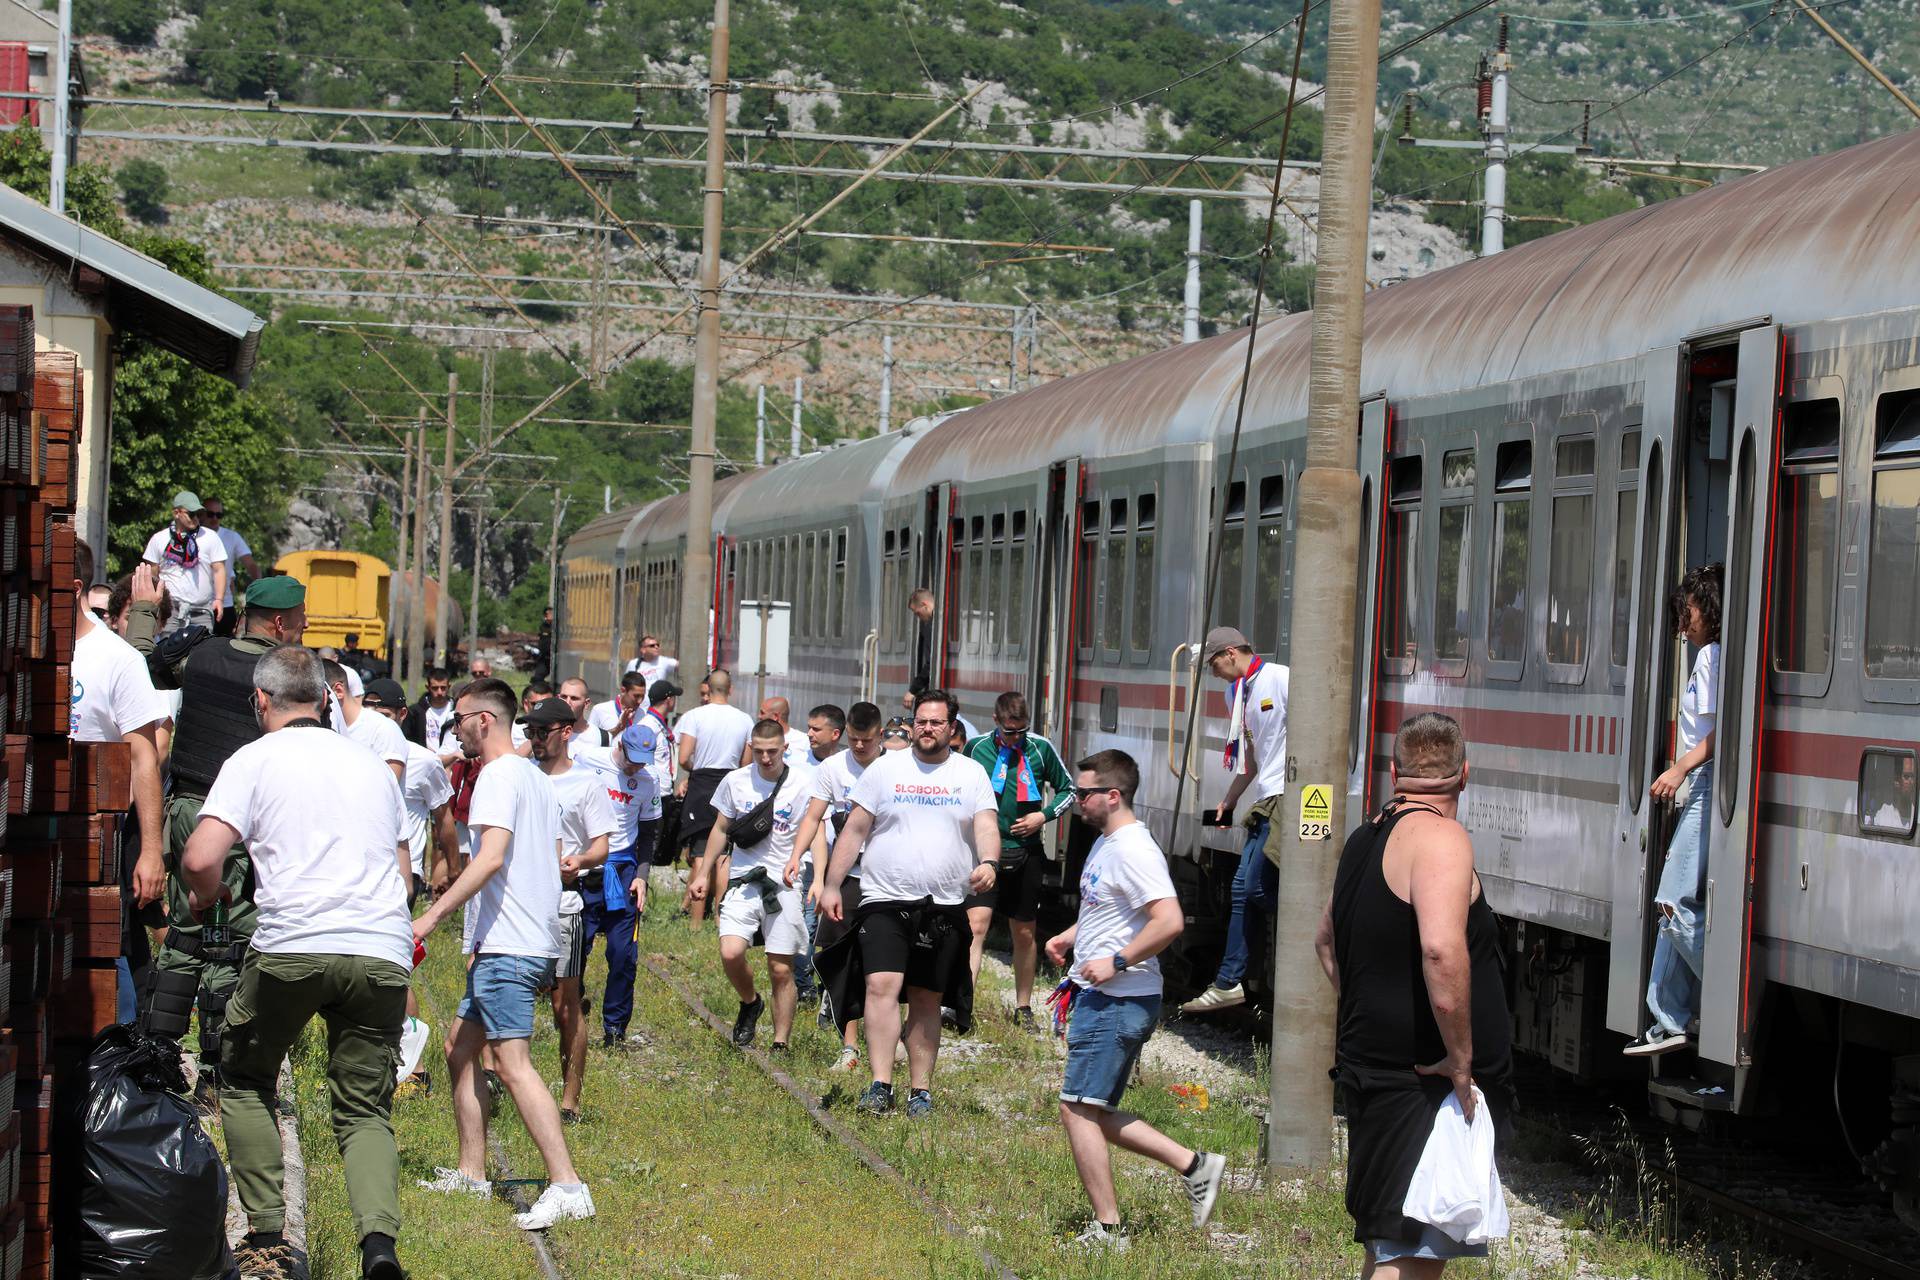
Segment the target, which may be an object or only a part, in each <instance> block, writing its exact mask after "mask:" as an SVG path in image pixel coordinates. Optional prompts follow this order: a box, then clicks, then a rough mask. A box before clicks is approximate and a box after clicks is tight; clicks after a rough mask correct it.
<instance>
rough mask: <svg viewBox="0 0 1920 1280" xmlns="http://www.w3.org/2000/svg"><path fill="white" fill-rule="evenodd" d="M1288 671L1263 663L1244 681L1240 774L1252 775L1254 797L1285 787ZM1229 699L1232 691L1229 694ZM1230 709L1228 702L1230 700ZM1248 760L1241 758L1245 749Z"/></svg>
mask: <svg viewBox="0 0 1920 1280" xmlns="http://www.w3.org/2000/svg"><path fill="white" fill-rule="evenodd" d="M1290 679H1291V673H1290V672H1289V671H1288V669H1287V668H1285V667H1283V666H1281V665H1280V664H1279V663H1277V662H1262V663H1261V664H1260V669H1259V670H1258V671H1256V672H1254V673H1253V675H1252V676H1251V677H1250V678H1249V679H1248V681H1247V709H1246V713H1245V714H1246V741H1245V742H1244V743H1242V744H1241V750H1242V753H1243V764H1242V767H1241V772H1242V773H1249V772H1251V773H1253V774H1255V775H1256V776H1255V778H1254V782H1253V786H1252V788H1251V790H1252V791H1253V792H1254V796H1253V798H1254V799H1255V800H1265V799H1266V798H1267V797H1268V796H1277V795H1279V794H1281V793H1282V792H1284V791H1285V790H1286V789H1287V685H1288V683H1289V680H1290ZM1228 698H1229V699H1231V698H1232V694H1231V693H1229V694H1228ZM1228 709H1229V712H1231V709H1232V707H1231V701H1229V707H1228ZM1249 747H1250V748H1251V750H1252V758H1251V760H1244V754H1245V752H1246V751H1247V750H1248V748H1249Z"/></svg>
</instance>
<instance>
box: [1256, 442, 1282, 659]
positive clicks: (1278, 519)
mask: <svg viewBox="0 0 1920 1280" xmlns="http://www.w3.org/2000/svg"><path fill="white" fill-rule="evenodd" d="M1286 494H1287V478H1286V477H1285V476H1279V475H1275V476H1266V477H1264V478H1263V479H1262V480H1261V481H1260V530H1259V538H1258V541H1257V543H1256V546H1257V547H1258V548H1259V550H1258V551H1257V552H1256V554H1255V556H1254V569H1253V582H1254V587H1253V648H1254V652H1256V653H1270V654H1273V655H1274V656H1275V657H1278V656H1279V654H1280V612H1281V608H1280V607H1281V604H1282V600H1281V596H1282V594H1283V592H1282V587H1281V584H1282V583H1283V582H1284V581H1285V575H1286V568H1287V556H1286V540H1287V526H1286V518H1287V504H1286Z"/></svg>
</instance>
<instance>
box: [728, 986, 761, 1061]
mask: <svg viewBox="0 0 1920 1280" xmlns="http://www.w3.org/2000/svg"><path fill="white" fill-rule="evenodd" d="M766 1011H767V1001H766V997H764V996H755V997H754V998H753V1003H752V1004H743V1005H741V1006H740V1016H739V1017H737V1018H735V1019H734V1020H733V1043H734V1045H735V1046H736V1047H738V1048H741V1049H744V1048H746V1047H747V1046H748V1045H750V1044H752V1043H753V1029H754V1028H755V1027H757V1026H759V1025H760V1015H761V1014H763V1013H765V1012H766Z"/></svg>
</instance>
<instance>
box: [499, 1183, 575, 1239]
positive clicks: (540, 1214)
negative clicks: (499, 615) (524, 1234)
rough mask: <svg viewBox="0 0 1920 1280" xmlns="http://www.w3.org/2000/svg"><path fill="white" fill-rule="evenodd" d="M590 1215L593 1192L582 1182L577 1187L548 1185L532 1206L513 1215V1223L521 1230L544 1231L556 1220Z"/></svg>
mask: <svg viewBox="0 0 1920 1280" xmlns="http://www.w3.org/2000/svg"><path fill="white" fill-rule="evenodd" d="M592 1216H593V1194H592V1193H591V1192H589V1191H588V1190H587V1186H586V1184H585V1183H584V1182H583V1183H581V1184H580V1185H579V1186H577V1187H562V1186H549V1187H548V1188H547V1189H546V1190H545V1191H542V1192H541V1193H540V1198H539V1199H538V1200H535V1201H534V1202H533V1208H531V1209H529V1210H527V1211H526V1212H525V1213H516V1214H514V1215H513V1225H514V1226H516V1227H519V1228H520V1229H521V1230H522V1231H545V1230H546V1229H547V1228H548V1227H550V1226H552V1225H553V1224H554V1223H556V1222H566V1221H569V1220H570V1219H573V1218H591V1217H592Z"/></svg>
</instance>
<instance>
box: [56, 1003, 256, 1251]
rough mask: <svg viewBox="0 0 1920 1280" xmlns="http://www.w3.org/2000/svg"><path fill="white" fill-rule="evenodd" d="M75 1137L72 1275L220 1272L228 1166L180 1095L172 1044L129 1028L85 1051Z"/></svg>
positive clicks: (181, 1077)
mask: <svg viewBox="0 0 1920 1280" xmlns="http://www.w3.org/2000/svg"><path fill="white" fill-rule="evenodd" d="M75 1121H76V1136H77V1138H78V1139H79V1142H80V1166H81V1168H80V1178H81V1183H80V1224H79V1227H80V1229H79V1233H78V1234H79V1239H78V1241H77V1242H76V1243H77V1244H78V1246H79V1253H80V1275H82V1276H84V1277H86V1278H87V1280H95V1278H96V1277H103V1278H104V1277H127V1278H128V1280H132V1278H134V1277H138V1280H224V1278H225V1277H230V1276H233V1275H235V1274H236V1272H235V1268H234V1263H233V1255H232V1253H231V1251H230V1250H229V1249H228V1248H227V1169H226V1166H225V1165H224V1164H222V1163H221V1162H220V1152H219V1151H218V1150H217V1149H216V1148H215V1146H214V1143H213V1139H212V1138H210V1137H208V1136H207V1133H206V1130H204V1129H202V1128H201V1127H200V1117H199V1114H198V1113H197V1112H196V1111H195V1110H194V1108H193V1104H192V1103H191V1102H190V1101H188V1099H187V1077H186V1072H185V1070H184V1068H183V1067H182V1066H181V1063H180V1046H179V1045H178V1044H176V1043H175V1042H173V1041H171V1040H167V1039H163V1038H161V1037H158V1036H149V1035H143V1034H141V1033H140V1032H138V1031H135V1030H134V1029H133V1028H132V1027H130V1026H113V1027H108V1028H107V1029H106V1030H105V1031H102V1032H101V1033H100V1035H99V1037H98V1038H97V1039H96V1040H95V1041H94V1042H93V1048H92V1049H91V1050H90V1051H89V1052H88V1054H87V1060H86V1064H85V1066H84V1068H83V1069H82V1075H81V1081H80V1096H79V1107H78V1111H77V1113H76V1115H75Z"/></svg>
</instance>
